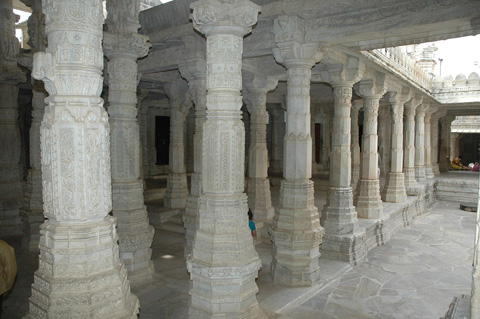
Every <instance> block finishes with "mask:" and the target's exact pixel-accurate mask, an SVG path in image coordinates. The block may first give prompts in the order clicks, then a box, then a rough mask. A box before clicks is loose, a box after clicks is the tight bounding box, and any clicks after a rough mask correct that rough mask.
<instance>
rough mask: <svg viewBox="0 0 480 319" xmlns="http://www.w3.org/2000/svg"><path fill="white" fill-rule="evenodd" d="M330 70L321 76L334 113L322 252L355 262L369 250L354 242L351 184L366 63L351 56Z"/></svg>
mask: <svg viewBox="0 0 480 319" xmlns="http://www.w3.org/2000/svg"><path fill="white" fill-rule="evenodd" d="M327 70H328V72H325V74H322V78H324V79H325V80H326V81H327V82H329V83H330V84H332V86H333V96H334V107H333V110H334V116H333V125H332V152H331V155H330V158H331V162H330V163H331V165H330V188H329V192H328V198H327V204H326V205H325V207H324V209H323V212H322V220H323V227H324V228H325V238H324V239H323V244H322V252H323V253H324V254H325V255H326V256H327V257H329V258H334V259H340V260H344V261H347V262H350V263H352V264H356V263H357V262H359V261H361V260H362V259H364V258H366V249H365V247H364V246H363V245H358V244H355V242H356V241H358V239H357V237H361V234H359V233H358V220H357V211H356V209H355V206H353V192H352V187H351V147H350V142H351V137H350V134H351V117H350V113H351V108H352V104H351V103H352V102H351V101H352V89H353V85H354V83H355V82H357V81H359V80H360V79H361V77H362V76H363V73H364V72H365V66H364V65H363V63H361V62H360V61H359V60H358V59H356V58H354V57H348V62H347V63H345V64H335V65H329V66H328V67H327ZM357 112H358V110H357ZM357 114H358V113H357ZM357 127H358V125H357Z"/></svg>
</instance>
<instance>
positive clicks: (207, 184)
mask: <svg viewBox="0 0 480 319" xmlns="http://www.w3.org/2000/svg"><path fill="white" fill-rule="evenodd" d="M190 6H191V8H192V9H193V14H192V20H193V26H194V28H195V29H197V30H198V31H199V32H201V33H203V34H205V36H206V38H207V55H206V57H207V59H206V60H207V82H206V87H207V103H206V106H207V116H206V117H207V119H206V121H205V124H204V126H203V149H202V193H201V195H200V202H199V205H200V207H199V210H198V229H197V230H196V232H195V239H194V242H193V248H192V254H191V258H189V259H188V260H187V268H188V271H189V272H190V278H191V279H192V283H191V286H190V287H191V289H190V302H189V317H190V318H192V319H193V318H195V319H196V318H219V317H225V318H257V316H258V312H259V309H258V303H257V300H256V298H255V294H256V293H257V291H258V288H257V286H256V284H255V277H256V276H257V273H258V269H259V268H260V259H259V258H258V255H257V252H256V251H255V248H254V246H253V239H252V236H251V235H250V230H249V228H248V219H247V211H248V206H247V196H246V195H245V193H244V192H243V189H244V180H245V179H244V176H245V175H244V161H245V129H244V125H243V123H242V121H241V113H240V109H241V107H242V96H241V94H240V90H241V88H242V72H241V70H242V53H243V36H244V35H245V34H247V33H249V32H250V31H251V26H252V25H254V24H255V23H256V21H257V15H258V12H259V11H260V7H259V6H257V5H256V4H254V3H252V2H250V1H248V0H236V1H235V0H234V1H219V0H201V1H197V2H194V3H192V4H191V5H190Z"/></svg>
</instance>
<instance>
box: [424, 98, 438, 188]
mask: <svg viewBox="0 0 480 319" xmlns="http://www.w3.org/2000/svg"><path fill="white" fill-rule="evenodd" d="M437 109H438V108H437V107H436V106H432V105H430V107H429V108H428V110H427V113H426V114H425V177H426V178H428V179H431V178H434V177H435V175H434V174H433V163H432V125H431V123H432V115H433V113H435V112H436V111H437ZM437 123H438V122H437ZM437 128H438V126H437Z"/></svg>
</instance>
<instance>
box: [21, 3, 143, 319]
mask: <svg viewBox="0 0 480 319" xmlns="http://www.w3.org/2000/svg"><path fill="white" fill-rule="evenodd" d="M43 11H44V13H45V16H46V19H45V21H46V34H47V36H48V48H47V52H46V53H44V52H39V53H36V54H35V56H34V67H33V71H32V76H33V77H34V78H36V79H38V80H43V81H44V83H45V87H46V89H47V92H48V93H49V94H50V96H49V97H48V98H47V99H46V102H48V105H47V106H46V108H45V115H44V117H43V121H42V125H41V153H42V157H41V161H42V162H41V165H42V183H43V201H44V206H43V208H44V214H45V216H46V217H47V219H48V220H47V221H46V222H45V223H44V224H43V225H42V226H41V237H40V256H39V269H38V270H37V271H36V272H35V274H34V276H35V280H34V283H33V284H32V297H31V298H30V305H29V311H30V312H29V314H28V315H27V316H26V317H25V318H28V319H31V318H73V317H76V316H78V314H82V316H84V317H90V318H93V317H98V316H99V314H108V316H109V317H112V318H113V317H115V318H131V319H134V318H136V317H137V314H138V310H139V309H138V308H139V304H138V299H137V298H136V297H135V296H134V295H133V294H131V293H130V284H129V281H128V280H127V272H126V270H125V268H124V266H123V262H122V261H121V260H120V258H119V252H118V244H117V240H118V237H117V232H116V224H115V218H114V217H112V216H109V215H108V213H109V212H110V211H111V210H112V189H111V174H110V143H109V134H110V129H109V125H108V116H107V113H106V112H105V110H104V108H103V101H102V99H101V98H100V93H101V91H102V83H103V78H102V69H103V52H102V46H101V43H102V25H103V11H102V4H101V1H83V2H82V1H80V2H79V1H74V0H46V1H43ZM79 295H81V296H82V298H80V299H79ZM86 301H88V302H86Z"/></svg>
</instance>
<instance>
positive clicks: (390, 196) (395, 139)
mask: <svg viewBox="0 0 480 319" xmlns="http://www.w3.org/2000/svg"><path fill="white" fill-rule="evenodd" d="M387 99H388V102H389V103H390V104H391V116H392V135H391V144H392V147H391V162H390V171H389V172H388V174H387V181H386V183H385V187H384V188H383V192H382V199H383V200H384V201H385V202H389V203H404V202H405V201H406V200H407V192H406V189H405V176H404V174H403V110H404V104H405V102H406V101H408V100H409V99H410V89H409V88H406V87H405V88H403V89H402V91H401V92H388V96H387Z"/></svg>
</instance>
